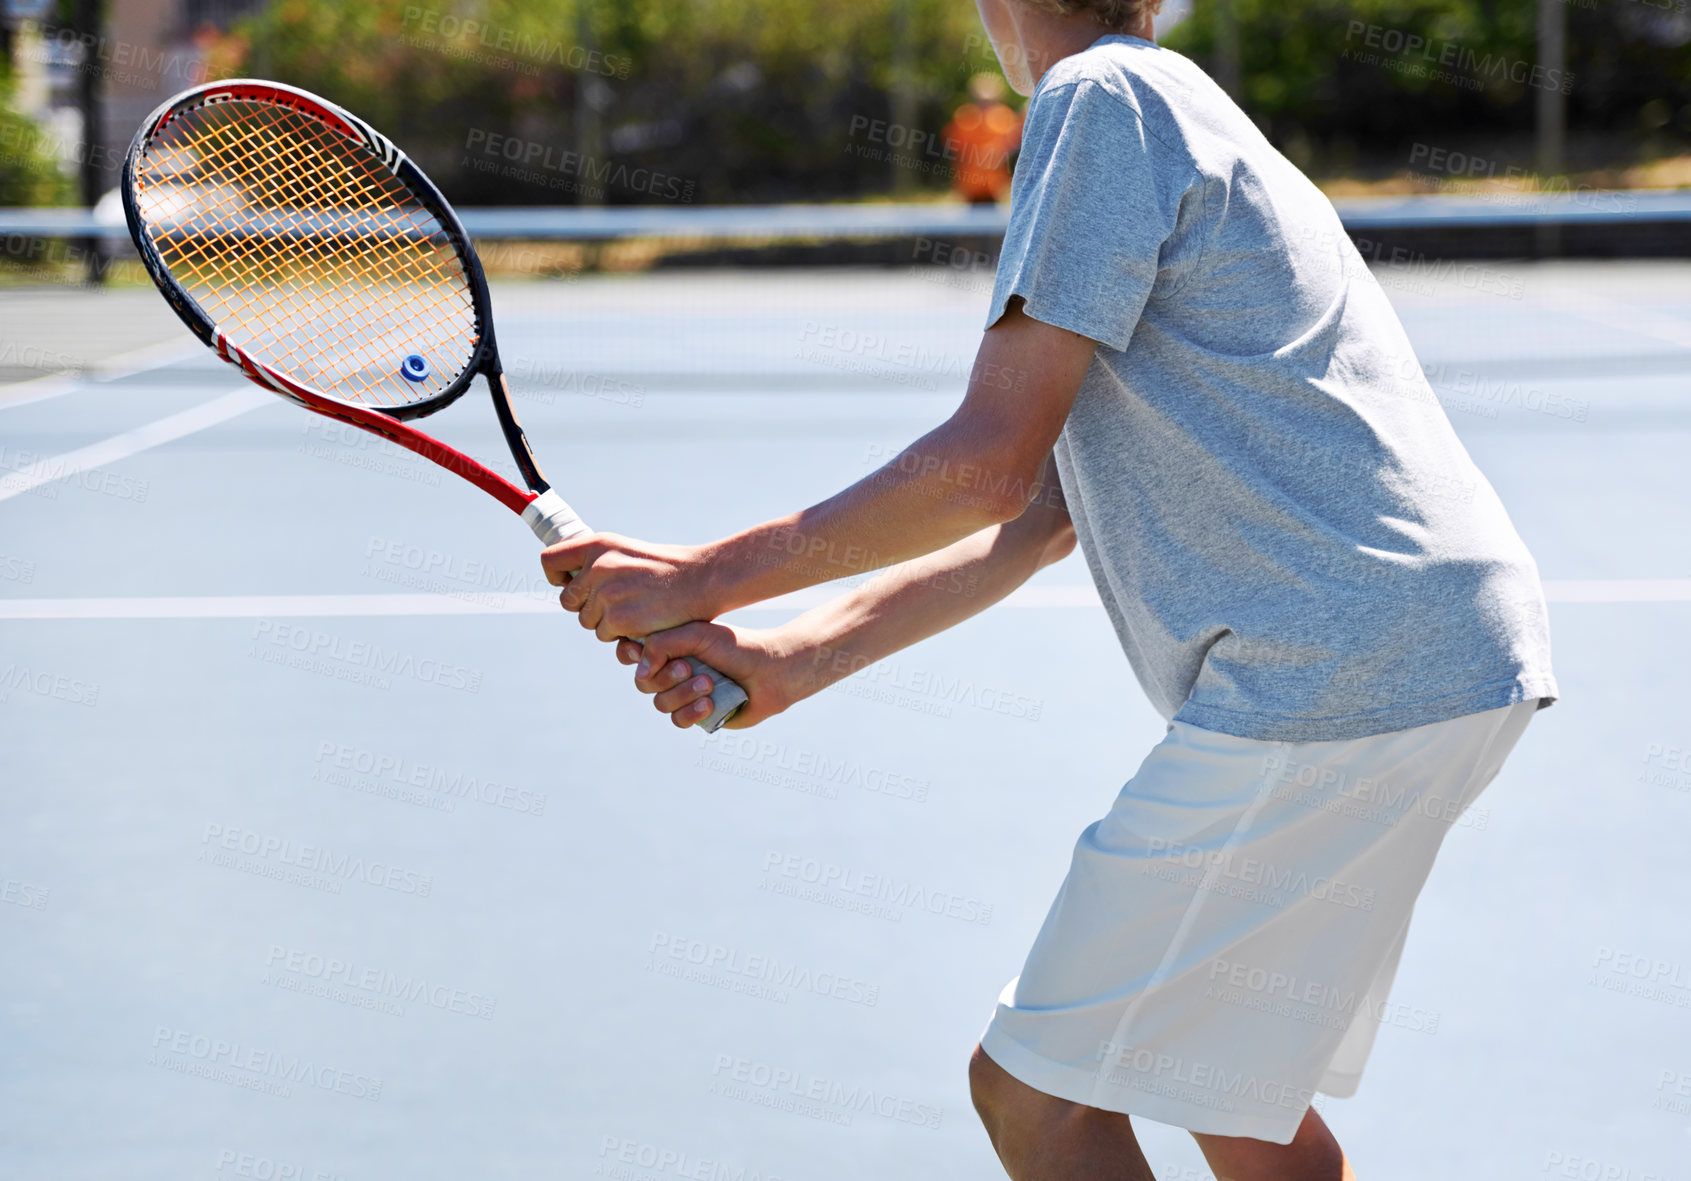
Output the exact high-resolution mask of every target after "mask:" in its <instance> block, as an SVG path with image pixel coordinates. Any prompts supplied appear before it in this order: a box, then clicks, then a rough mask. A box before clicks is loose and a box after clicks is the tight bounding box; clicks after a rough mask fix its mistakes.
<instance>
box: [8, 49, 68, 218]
mask: <svg viewBox="0 0 1691 1181" xmlns="http://www.w3.org/2000/svg"><path fill="white" fill-rule="evenodd" d="M11 97H12V86H11V80H10V78H9V77H8V76H7V75H6V74H5V73H0V205H64V204H68V203H70V201H71V199H72V197H73V185H72V182H71V178H70V177H68V176H66V175H65V174H64V173H63V172H61V171H60V170H59V161H58V157H57V155H56V153H55V151H54V146H53V143H52V139H51V137H50V136H49V135H48V134H47V133H46V132H45V131H44V130H42V128H41V127H40V125H39V124H37V123H36V122H35V121H34V120H32V119H29V118H26V117H25V116H24V115H22V114H20V113H19V112H18V111H16V110H14V109H13V108H12V105H11Z"/></svg>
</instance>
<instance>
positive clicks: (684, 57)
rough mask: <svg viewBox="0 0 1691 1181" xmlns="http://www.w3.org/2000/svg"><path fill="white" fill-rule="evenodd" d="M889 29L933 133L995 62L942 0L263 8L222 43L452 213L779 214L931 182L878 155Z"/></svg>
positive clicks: (918, 114) (567, 0)
mask: <svg viewBox="0 0 1691 1181" xmlns="http://www.w3.org/2000/svg"><path fill="white" fill-rule="evenodd" d="M584 4H585V7H583V5H584ZM901 9H902V10H903V11H904V14H905V15H904V16H903V17H902V18H901V17H900V16H899V15H898V14H899V12H900V10H901ZM901 20H902V27H904V28H907V29H908V30H909V40H908V42H907V44H908V46H909V48H908V50H907V51H906V54H905V60H906V62H907V65H905V66H904V67H903V68H904V69H905V70H906V71H907V72H908V76H909V78H910V84H909V86H908V88H907V93H908V94H909V95H910V99H911V101H913V103H914V110H913V117H911V118H909V119H908V122H910V123H912V124H913V125H914V126H915V127H916V128H919V129H937V128H939V127H941V126H942V125H943V124H944V123H945V121H946V119H947V118H948V117H949V116H950V113H951V111H952V109H953V108H955V106H956V105H957V104H958V103H960V102H962V101H963V100H964V97H965V90H964V87H965V84H966V82H967V80H968V78H969V76H970V75H971V74H973V73H977V72H979V71H982V70H991V69H996V68H997V64H996V61H995V59H994V58H993V57H992V51H991V49H990V47H989V46H988V45H987V43H986V40H985V38H984V36H982V34H981V32H980V27H979V18H978V17H977V16H976V15H975V12H974V9H973V6H972V5H969V4H967V3H960V2H959V0H685V2H677V0H524V2H522V3H517V2H515V0H509V2H507V0H479V2H469V3H466V2H459V3H451V4H439V5H431V4H430V3H429V0H418V2H417V3H410V4H406V3H399V2H396V0H372V2H364V3H344V2H342V0H272V3H271V4H269V5H268V6H267V7H266V8H265V9H264V10H263V11H262V12H261V13H260V14H259V15H258V16H257V17H255V18H253V19H252V20H250V21H248V22H247V23H245V24H244V25H243V26H241V28H240V29H239V30H238V33H239V36H240V38H242V39H243V40H244V41H245V42H246V43H248V44H249V45H250V46H251V48H250V49H249V50H248V51H247V52H246V54H245V58H244V60H243V61H242V62H241V63H240V68H241V69H242V70H244V71H247V72H251V73H255V74H258V75H262V76H266V77H274V78H277V79H280V80H282V81H287V82H292V83H295V84H297V85H301V86H304V87H306V88H307V89H310V90H315V91H317V92H319V93H322V94H323V95H324V96H325V97H328V98H332V99H334V100H335V101H337V102H340V103H342V104H343V105H345V106H347V107H348V108H349V109H351V110H353V111H355V112H357V113H359V114H360V115H362V116H363V117H365V118H366V119H368V120H369V121H370V122H371V123H373V124H374V125H375V126H377V127H378V128H381V129H383V130H384V131H385V132H387V134H389V135H390V136H392V137H393V138H394V139H395V140H396V141H397V142H398V143H400V145H401V146H403V147H404V148H405V149H406V150H407V151H408V152H410V153H411V154H412V155H414V156H415V157H416V158H417V160H418V162H419V163H421V164H422V165H423V167H424V168H425V170H427V171H428V172H430V174H431V175H433V176H435V178H436V180H437V181H438V182H439V183H440V184H441V185H442V187H443V188H444V189H446V190H447V192H448V194H449V196H451V197H453V198H454V199H457V200H462V201H465V202H466V203H488V204H498V203H528V204H535V203H538V204H552V203H555V204H570V203H573V202H576V201H587V202H590V203H591V202H597V201H600V200H603V201H604V202H606V203H621V202H651V201H670V200H690V201H694V202H727V201H780V200H800V199H807V198H815V197H818V196H824V195H826V196H852V195H858V194H870V193H875V192H882V191H885V190H887V189H889V188H891V187H893V186H894V184H895V182H897V181H901V180H902V181H905V182H907V183H913V184H915V185H917V186H918V187H927V188H931V189H943V188H945V186H946V184H947V183H948V180H949V173H948V171H947V170H946V168H945V162H944V160H943V156H942V155H941V153H940V151H939V148H938V147H937V144H936V145H934V146H933V147H932V148H931V149H928V147H927V145H925V144H924V145H922V146H921V147H920V148H919V149H918V152H917V154H916V158H915V160H914V163H913V166H905V165H901V164H897V163H893V162H890V161H888V160H886V159H884V158H883V157H884V156H885V155H890V154H892V151H893V147H894V145H893V144H891V143H889V142H888V141H889V140H896V141H898V142H900V143H902V142H904V138H905V137H904V134H903V132H902V130H892V129H889V128H887V127H886V126H885V125H886V124H887V123H888V121H890V120H892V119H893V117H894V102H893V98H892V94H893V91H894V82H895V72H896V71H898V70H899V69H900V67H899V66H898V65H897V64H896V58H895V54H894V52H893V47H894V44H895V37H896V31H897V30H898V29H899V28H900V27H901ZM571 152H580V153H582V154H584V155H586V156H587V157H589V158H588V159H585V160H583V159H580V158H574V159H572V158H569V157H568V153H571ZM901 174H902V175H901Z"/></svg>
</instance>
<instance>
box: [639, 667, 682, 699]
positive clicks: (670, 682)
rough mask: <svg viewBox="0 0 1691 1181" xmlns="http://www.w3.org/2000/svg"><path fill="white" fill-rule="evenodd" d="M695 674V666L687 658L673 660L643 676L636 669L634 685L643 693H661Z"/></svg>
mask: <svg viewBox="0 0 1691 1181" xmlns="http://www.w3.org/2000/svg"><path fill="white" fill-rule="evenodd" d="M692 675H693V666H692V665H691V664H689V663H688V662H687V661H685V660H672V661H670V662H669V663H668V664H666V665H663V666H662V667H660V668H659V669H658V670H657V671H656V672H651V671H648V672H647V673H646V675H645V676H641V675H640V673H639V670H638V669H636V670H635V674H634V687H635V688H636V689H638V690H640V692H642V693H660V692H662V691H663V690H665V689H673V688H675V687H676V686H677V685H679V684H681V682H682V681H685V680H686V679H687V678H688V677H690V676H692Z"/></svg>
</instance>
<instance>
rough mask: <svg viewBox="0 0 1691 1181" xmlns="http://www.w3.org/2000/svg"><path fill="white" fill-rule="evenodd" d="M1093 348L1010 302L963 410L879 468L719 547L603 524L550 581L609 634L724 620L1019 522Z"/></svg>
mask: <svg viewBox="0 0 1691 1181" xmlns="http://www.w3.org/2000/svg"><path fill="white" fill-rule="evenodd" d="M1096 348H1097V343H1096V342H1095V341H1093V340H1091V339H1088V338H1087V337H1084V336H1081V335H1079V334H1077V333H1074V332H1070V331H1068V330H1067V329H1063V328H1056V327H1053V326H1052V325H1049V324H1045V323H1043V322H1041V321H1039V320H1035V319H1033V318H1032V317H1030V316H1027V315H1024V314H1023V313H1022V311H1021V307H1020V303H1019V301H1012V303H1011V305H1010V307H1009V309H1008V310H1007V311H1006V312H1005V314H1004V315H1003V316H1002V317H1000V318H999V320H998V322H997V323H995V324H994V325H993V326H992V327H991V328H990V329H988V330H987V332H986V335H985V336H984V338H983V339H982V341H981V347H980V352H979V354H978V355H977V357H976V360H975V366H974V370H973V372H972V373H971V374H970V378H969V388H968V392H967V394H966V395H965V396H964V399H963V403H962V405H961V406H960V407H959V408H958V409H957V411H956V413H954V414H953V415H952V416H951V417H950V418H949V419H947V420H946V421H945V422H944V423H943V424H941V425H940V426H939V427H937V428H935V429H934V430H932V431H930V432H928V433H927V434H926V435H924V436H922V437H921V438H920V439H918V440H917V441H916V442H915V443H913V444H911V445H910V447H908V448H906V449H905V451H904V452H902V453H901V454H900V455H899V456H898V457H897V458H896V459H894V460H893V461H892V462H890V463H888V464H887V465H886V466H885V467H883V468H881V469H880V470H879V471H877V472H874V473H873V474H871V475H869V476H866V477H865V478H864V479H862V480H859V481H858V482H857V483H855V484H853V485H852V486H851V487H849V488H847V489H846V490H845V491H843V492H841V493H839V494H838V495H836V496H833V497H831V498H829V499H828V500H825V501H823V502H822V503H820V504H818V505H816V506H814V507H812V508H809V509H806V510H804V511H803V512H798V513H792V514H789V515H787V516H784V517H777V518H775V519H774V520H771V521H767V522H765V523H764V524H762V525H758V526H755V527H754V528H751V529H747V530H745V531H744V532H742V533H738V534H735V535H734V536H732V537H727V538H724V539H723V540H721V541H717V542H713V543H711V544H709V545H703V546H674V545H653V544H649V543H646V542H640V541H635V540H632V539H630V538H626V537H620V536H617V535H615V534H606V533H598V534H593V535H591V536H588V537H584V538H580V539H577V540H574V541H567V542H562V543H560V544H558V545H555V546H552V547H551V548H549V549H548V550H546V552H545V554H544V555H543V557H542V564H543V565H544V567H545V569H546V574H547V578H548V579H549V580H550V581H551V582H552V584H553V585H554V586H562V587H564V588H565V589H564V591H563V593H562V595H560V596H559V599H560V601H561V602H562V604H563V605H564V606H565V607H566V608H568V609H569V610H571V611H577V612H579V613H580V617H581V623H582V626H583V627H588V628H592V629H594V630H595V631H596V632H597V634H598V635H599V637H600V638H601V639H605V640H612V639H616V638H617V637H620V636H640V635H650V634H651V633H653V632H656V631H661V630H663V629H664V628H670V627H674V626H676V625H678V624H681V623H685V622H687V621H689V620H701V619H713V618H715V617H716V616H718V615H720V614H722V613H723V612H725V611H731V610H733V609H734V608H736V607H744V606H747V605H749V604H752V603H757V602H761V601H762V600H764V599H770V598H774V597H775V596H777V595H781V594H786V593H787V592H789V591H794V590H799V589H802V588H804V587H807V586H814V585H815V584H817V583H821V582H829V581H832V580H834V579H837V578H841V577H844V576H845V575H848V574H852V573H859V572H862V571H866V570H873V569H878V568H880V567H882V566H887V565H891V564H893V563H897V562H902V561H906V560H908V559H911V558H915V557H919V556H921V555H923V554H929V553H932V552H934V551H935V550H939V549H943V548H944V547H946V546H949V545H951V544H952V543H954V542H956V541H959V540H961V539H963V538H965V537H968V536H970V535H971V534H974V533H977V532H980V531H981V530H984V529H990V528H991V527H992V526H995V525H1002V524H1004V523H1005V522H1008V521H1013V520H1016V519H1017V518H1018V517H1019V516H1020V515H1021V514H1022V513H1023V511H1024V510H1025V509H1026V508H1027V506H1028V502H1029V500H1030V499H1032V498H1034V497H1035V496H1036V495H1037V494H1038V492H1039V491H1040V487H1039V477H1040V472H1041V470H1042V466H1043V463H1044V460H1045V458H1046V456H1047V455H1049V454H1050V452H1051V447H1052V445H1053V444H1054V443H1055V442H1056V440H1057V436H1058V434H1059V433H1060V432H1061V431H1062V428H1063V422H1064V420H1065V419H1067V417H1068V414H1069V408H1070V407H1071V406H1072V405H1073V403H1074V399H1075V395H1076V393H1077V392H1078V391H1079V389H1080V383H1081V379H1082V378H1083V377H1084V376H1085V375H1086V370H1087V366H1088V365H1090V364H1091V362H1092V354H1093V352H1094V350H1095V349H1096ZM703 480H704V476H703V474H700V475H699V476H698V477H697V481H703ZM693 483H694V481H693V480H691V479H690V478H689V475H688V473H685V472H683V473H680V475H679V477H678V479H677V480H676V481H674V482H673V483H672V486H675V487H678V488H679V489H681V490H682V494H683V495H688V494H691V495H697V494H698V491H699V490H698V489H695V488H693V486H692V485H693ZM571 571H580V573H579V574H576V575H575V576H573V577H572V576H571V574H570V572H571ZM724 671H725V672H726V671H729V670H726V669H724Z"/></svg>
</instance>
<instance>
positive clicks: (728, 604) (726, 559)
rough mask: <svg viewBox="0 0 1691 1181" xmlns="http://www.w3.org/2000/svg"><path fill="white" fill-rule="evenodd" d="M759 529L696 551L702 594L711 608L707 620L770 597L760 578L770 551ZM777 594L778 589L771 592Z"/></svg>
mask: <svg viewBox="0 0 1691 1181" xmlns="http://www.w3.org/2000/svg"><path fill="white" fill-rule="evenodd" d="M762 532H763V529H762V527H761V526H760V527H759V528H758V529H754V530H749V531H747V532H745V533H741V534H737V535H735V536H733V537H724V538H722V539H720V540H718V541H712V542H708V543H706V544H705V545H702V546H700V547H699V548H698V556H699V560H700V564H701V567H702V569H703V570H704V584H703V595H704V598H705V601H706V602H707V603H708V604H709V605H710V607H711V615H710V616H709V618H712V619H714V618H716V616H718V615H722V614H725V613H727V612H729V611H737V610H738V609H740V608H741V607H749V606H751V605H752V604H753V603H760V602H762V601H763V600H764V599H767V598H770V597H772V595H771V593H770V591H769V589H768V588H766V587H762V586H760V579H766V578H767V577H768V573H769V567H770V566H771V565H777V564H779V563H778V561H775V562H772V561H770V560H768V558H767V557H766V555H772V554H773V553H774V550H773V549H772V548H771V547H770V546H769V545H768V544H767V542H766V541H765V540H764V539H763V538H762V537H761V536H760V535H761V533H762ZM774 593H775V594H779V593H780V592H779V590H776V591H775V592H774Z"/></svg>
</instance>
